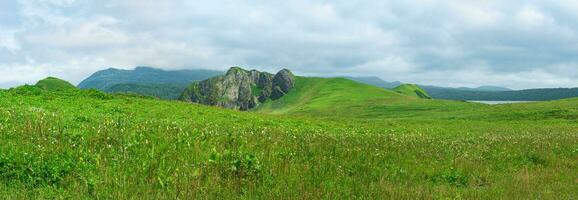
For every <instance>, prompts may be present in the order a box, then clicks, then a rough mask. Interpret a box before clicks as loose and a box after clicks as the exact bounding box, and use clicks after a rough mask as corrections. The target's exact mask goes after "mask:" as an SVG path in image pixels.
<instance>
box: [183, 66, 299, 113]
mask: <svg viewBox="0 0 578 200" xmlns="http://www.w3.org/2000/svg"><path fill="white" fill-rule="evenodd" d="M294 81H295V78H294V75H293V73H291V71H289V70H287V69H283V70H281V71H279V72H278V73H277V74H276V75H275V76H273V74H270V73H267V72H259V71H256V70H251V71H247V70H244V69H241V68H239V67H233V68H231V69H229V70H228V71H227V73H226V74H225V75H223V76H218V77H214V78H210V79H207V80H204V81H200V82H194V83H192V84H191V85H190V86H189V87H188V88H187V89H186V90H185V91H184V92H183V94H182V95H181V98H180V99H181V100H183V101H188V102H194V103H201V104H206V105H214V106H220V107H225V108H232V109H238V110H250V109H252V108H254V107H257V106H258V105H259V104H260V103H263V102H265V101H267V100H269V99H272V100H277V99H279V98H281V97H283V96H284V95H285V94H287V93H288V92H289V91H290V90H291V89H293V87H294V84H295V83H294Z"/></svg>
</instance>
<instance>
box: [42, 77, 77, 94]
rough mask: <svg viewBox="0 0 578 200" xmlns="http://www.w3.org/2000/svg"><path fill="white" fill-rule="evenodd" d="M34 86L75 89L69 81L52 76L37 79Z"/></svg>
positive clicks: (45, 88)
mask: <svg viewBox="0 0 578 200" xmlns="http://www.w3.org/2000/svg"><path fill="white" fill-rule="evenodd" d="M35 86H36V87H39V88H42V89H44V90H49V91H58V90H75V89H77V88H76V87H75V86H74V85H72V84H70V83H69V82H67V81H64V80H61V79H58V78H54V77H48V78H45V79H42V80H40V81H38V82H37V83H36V85H35Z"/></svg>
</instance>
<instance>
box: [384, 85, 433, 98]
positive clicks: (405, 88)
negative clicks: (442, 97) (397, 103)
mask: <svg viewBox="0 0 578 200" xmlns="http://www.w3.org/2000/svg"><path fill="white" fill-rule="evenodd" d="M393 91H396V92H397V93H400V94H405V95H410V96H415V97H419V98H422V99H431V96H430V95H429V94H428V93H427V92H426V91H425V90H423V89H422V88H421V87H419V86H418V85H415V84H403V85H400V86H397V87H395V88H393Z"/></svg>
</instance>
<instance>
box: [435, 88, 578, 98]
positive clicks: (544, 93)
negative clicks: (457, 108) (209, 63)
mask: <svg viewBox="0 0 578 200" xmlns="http://www.w3.org/2000/svg"><path fill="white" fill-rule="evenodd" d="M424 89H425V90H426V91H427V92H428V93H429V94H430V95H431V96H432V97H433V98H437V99H452V100H477V101H548V100H558V99H566V98H573V97H578V88H545V89H528V90H513V91H466V90H447V89H443V88H436V87H424Z"/></svg>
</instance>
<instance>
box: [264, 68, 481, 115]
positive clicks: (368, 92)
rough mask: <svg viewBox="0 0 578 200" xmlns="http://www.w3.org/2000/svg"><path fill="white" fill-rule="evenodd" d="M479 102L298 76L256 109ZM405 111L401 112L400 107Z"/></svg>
mask: <svg viewBox="0 0 578 200" xmlns="http://www.w3.org/2000/svg"><path fill="white" fill-rule="evenodd" d="M480 106H481V105H478V104H470V103H464V102H457V101H446V100H426V99H421V98H418V97H416V96H415V95H404V94H399V93H397V92H394V91H392V90H387V89H383V88H380V87H375V86H371V85H366V84H362V83H359V82H356V81H352V80H348V79H345V78H310V77H296V78H295V88H294V89H293V90H292V91H290V92H289V93H288V94H287V95H286V96H284V97H283V98H281V99H278V100H276V101H268V102H265V103H264V104H262V105H261V106H259V107H257V108H256V109H254V110H253V111H256V112H263V113H272V114H290V115H303V116H317V117H339V118H347V117H356V118H373V117H376V118H382V117H392V116H394V115H397V117H416V116H419V114H420V112H421V111H431V112H442V111H447V110H453V111H458V110H463V109H475V108H478V107H480ZM401 110H403V111H404V112H402V113H400V112H399V111H401Z"/></svg>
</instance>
